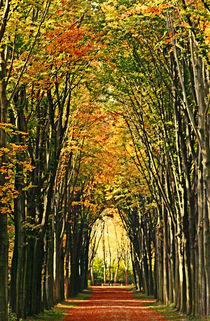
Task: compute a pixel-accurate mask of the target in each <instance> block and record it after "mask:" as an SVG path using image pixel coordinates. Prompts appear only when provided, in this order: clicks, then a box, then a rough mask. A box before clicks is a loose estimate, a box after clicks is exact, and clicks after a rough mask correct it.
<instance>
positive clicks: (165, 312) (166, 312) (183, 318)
mask: <svg viewBox="0 0 210 321" xmlns="http://www.w3.org/2000/svg"><path fill="white" fill-rule="evenodd" d="M132 292H133V296H134V297H135V298H136V299H140V300H141V299H142V300H143V299H144V300H145V299H154V296H151V295H146V294H142V293H139V292H136V291H134V290H133V289H132ZM144 304H145V305H146V306H148V307H149V308H151V309H152V310H155V311H156V312H157V313H159V314H161V315H162V316H163V317H164V318H165V319H166V320H172V321H207V320H208V321H210V318H200V317H193V316H188V315H186V314H182V313H180V312H178V311H177V309H176V308H175V305H174V304H171V305H164V304H162V303H160V302H145V303H144Z"/></svg>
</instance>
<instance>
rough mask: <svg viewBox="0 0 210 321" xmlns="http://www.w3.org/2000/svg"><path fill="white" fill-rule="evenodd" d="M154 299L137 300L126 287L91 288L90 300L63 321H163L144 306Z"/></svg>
mask: <svg viewBox="0 0 210 321" xmlns="http://www.w3.org/2000/svg"><path fill="white" fill-rule="evenodd" d="M154 301H155V300H154V299H143V300H138V299H136V298H134V297H133V295H132V293H131V292H130V291H129V289H128V288H126V287H121V286H118V287H117V286H116V287H105V286H101V287H93V292H92V296H91V298H89V299H88V300H84V301H82V302H81V304H80V305H79V306H78V307H77V308H75V309H73V310H71V311H70V313H69V314H68V315H66V317H65V319H64V320H65V321H106V320H107V321H110V320H112V321H134V320H135V321H164V320H165V319H164V318H163V317H162V316H161V315H159V314H158V313H157V312H155V311H153V310H151V309H150V308H149V307H147V306H146V305H145V304H146V303H149V302H154Z"/></svg>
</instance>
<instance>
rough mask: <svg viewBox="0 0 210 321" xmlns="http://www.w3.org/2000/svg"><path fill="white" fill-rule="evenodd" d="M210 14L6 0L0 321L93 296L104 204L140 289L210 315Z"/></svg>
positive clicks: (0, 121) (159, 5) (186, 4)
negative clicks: (115, 218)
mask: <svg viewBox="0 0 210 321" xmlns="http://www.w3.org/2000/svg"><path fill="white" fill-rule="evenodd" d="M208 13H209V7H208V4H207V2H206V1H203V0H197V1H187V0H182V1H181V0H178V1H174V0H169V1H167V2H166V1H164V0H163V1H158V0H155V1H149V0H148V1H135V0H133V1H128V0H112V1H111V0H108V1H105V0H96V1H85V0H35V1H31V0H27V1H22V2H20V1H17V0H10V1H8V0H3V1H0V17H1V22H0V46H1V51H0V107H1V112H0V285H1V286H0V321H8V320H9V312H8V311H11V312H12V313H14V315H15V316H16V318H17V320H20V319H21V318H26V317H27V316H30V315H34V314H38V313H39V312H41V311H43V310H44V309H45V308H47V309H50V308H51V307H52V306H54V305H55V304H56V303H58V302H60V301H62V300H64V299H66V298H68V297H73V296H75V295H76V294H77V293H78V292H79V291H81V290H82V289H84V288H87V286H88V278H89V277H90V274H91V273H92V272H91V271H92V261H91V257H92V255H93V252H94V248H93V244H94V238H93V235H94V229H95V228H96V226H97V224H95V222H97V220H98V222H99V221H100V220H101V222H102V221H103V214H102V213H104V209H105V208H113V212H116V211H117V212H118V215H119V216H120V218H121V222H122V224H123V227H124V229H125V231H126V233H127V236H128V238H129V240H130V243H131V247H130V252H131V253H130V255H131V261H132V266H133V276H134V280H135V285H136V287H137V288H138V289H139V290H141V291H143V292H145V293H146V294H153V295H154V296H155V297H156V298H157V299H159V300H160V301H162V302H163V303H164V304H171V303H174V305H175V306H176V308H177V309H178V310H179V311H181V312H184V313H187V314H189V315H201V316H208V315H209V314H210V296H209V288H210V273H209V268H210V255H209V244H210V242H209V241H210V240H209V238H210V236H209V235H210V234H209V220H210V137H209V134H210V120H209V119H210V113H209V105H208V97H209V83H208V81H209V70H208V64H209V57H208V45H209V42H208V39H209V38H208V32H209V23H208ZM94 246H96V244H95V245H94ZM89 249H91V250H89ZM117 258H120V256H119V253H117ZM110 262H111V254H110ZM105 265H106V260H105V259H104V266H105ZM110 266H111V263H110ZM118 268H119V264H118ZM110 269H111V268H110ZM110 271H111V270H110ZM110 273H111V272H110ZM117 273H118V272H116V278H115V279H116V280H117ZM105 274H106V273H105ZM110 275H111V274H110Z"/></svg>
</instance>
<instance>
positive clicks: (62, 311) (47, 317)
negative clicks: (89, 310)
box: [12, 289, 91, 321]
mask: <svg viewBox="0 0 210 321" xmlns="http://www.w3.org/2000/svg"><path fill="white" fill-rule="evenodd" d="M90 297H91V289H87V290H83V291H82V292H81V293H78V294H77V295H76V296H75V297H74V298H72V300H71V299H68V301H65V302H61V303H58V304H57V305H56V306H55V307H54V308H53V309H51V310H45V311H44V312H43V313H40V314H39V315H35V316H33V317H29V318H27V320H23V321H63V320H64V317H65V315H66V314H68V313H69V311H70V310H71V309H73V308H75V307H76V306H77V305H78V304H79V301H80V300H87V299H89V298H90ZM77 300H78V301H77ZM12 321H13V320H12ZM14 321H15V320H14Z"/></svg>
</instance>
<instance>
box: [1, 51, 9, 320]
mask: <svg viewBox="0 0 210 321" xmlns="http://www.w3.org/2000/svg"><path fill="white" fill-rule="evenodd" d="M1 49H2V48H1ZM5 77H6V62H5V57H4V50H2V51H1V53H0V108H1V109H0V123H6V122H7V98H6V84H5ZM6 144H7V141H6V133H5V130H4V129H2V128H0V148H6ZM6 161H7V160H6V156H4V153H3V155H2V157H1V160H0V166H2V163H6ZM6 183H7V181H6V180H5V174H3V173H0V187H1V188H3V187H4V186H5V184H6ZM5 205H6V204H3V203H2V202H0V285H1V286H0V321H7V320H8V246H9V243H8V230H7V213H6V212H7V211H6V212H5V211H4V208H5Z"/></svg>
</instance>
